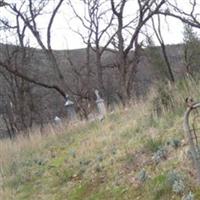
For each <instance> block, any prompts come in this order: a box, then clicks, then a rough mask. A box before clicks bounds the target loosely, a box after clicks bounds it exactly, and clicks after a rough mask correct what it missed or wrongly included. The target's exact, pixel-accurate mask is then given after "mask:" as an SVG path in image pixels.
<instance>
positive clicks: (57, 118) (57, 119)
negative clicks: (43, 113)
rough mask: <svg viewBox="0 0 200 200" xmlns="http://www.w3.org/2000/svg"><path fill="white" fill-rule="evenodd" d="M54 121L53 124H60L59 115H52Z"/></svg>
mask: <svg viewBox="0 0 200 200" xmlns="http://www.w3.org/2000/svg"><path fill="white" fill-rule="evenodd" d="M54 122H55V124H61V123H62V120H61V119H60V117H58V116H55V117H54Z"/></svg>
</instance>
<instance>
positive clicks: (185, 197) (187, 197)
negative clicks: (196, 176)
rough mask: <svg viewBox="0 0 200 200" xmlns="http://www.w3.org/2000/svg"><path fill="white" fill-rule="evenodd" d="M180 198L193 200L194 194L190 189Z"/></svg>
mask: <svg viewBox="0 0 200 200" xmlns="http://www.w3.org/2000/svg"><path fill="white" fill-rule="evenodd" d="M182 200H194V195H193V194H192V192H191V191H190V192H189V194H187V195H185V196H183V198H182Z"/></svg>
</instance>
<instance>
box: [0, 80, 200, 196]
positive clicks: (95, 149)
mask: <svg viewBox="0 0 200 200" xmlns="http://www.w3.org/2000/svg"><path fill="white" fill-rule="evenodd" d="M198 86H199V83H197V82H195V81H194V80H187V81H180V82H178V83H177V84H176V85H174V86H172V85H169V86H168V87H165V89H162V88H163V87H160V88H158V89H154V90H152V91H151V92H150V95H149V96H148V99H146V100H141V101H139V102H137V103H132V104H131V105H130V107H129V108H127V109H122V108H117V109H116V110H115V111H114V112H112V113H110V114H108V116H107V118H106V119H105V120H104V121H103V122H99V121H94V122H90V123H89V122H88V123H85V122H78V123H76V124H72V125H71V126H65V125H62V126H56V127H55V126H52V125H49V126H47V127H46V128H45V130H43V132H42V133H41V132H40V130H37V128H36V129H35V130H34V132H35V133H33V132H31V134H30V136H29V137H23V136H19V137H17V138H16V139H15V140H13V141H10V140H3V141H1V142H0V164H1V165H0V166H1V168H0V175H1V176H0V199H3V200H7V199H9V200H11V199H15V200H18V199H19V200H23V199H24V200H27V199H29V200H34V199H42V200H46V199H48V200H57V199H60V200H64V199H67V200H78V199H80V200H83V199H87V200H98V199H99V200H102V199H105V200H106V199H116V200H117V199H120V200H121V199H141V200H146V199H148V200H156V199H162V200H169V199H175V200H179V199H183V197H184V196H187V195H188V194H189V192H190V191H191V193H192V194H194V198H195V199H199V198H200V190H199V187H198V186H197V184H196V182H195V171H194V170H193V168H192V164H191V161H190V160H189V157H188V155H187V151H188V145H187V142H186V141H185V138H184V132H183V129H182V118H183V112H184V110H185V106H184V99H185V97H186V96H188V95H190V94H192V96H193V97H194V98H195V99H197V100H198V99H199V98H198V97H199V96H200V94H198V92H199V91H198V90H197V88H198ZM191 199H192V198H191Z"/></svg>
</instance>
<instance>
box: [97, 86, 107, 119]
mask: <svg viewBox="0 0 200 200" xmlns="http://www.w3.org/2000/svg"><path fill="white" fill-rule="evenodd" d="M95 95H96V98H97V99H96V104H97V110H98V113H99V117H100V119H101V120H102V119H103V118H104V117H105V115H106V106H105V104H104V100H103V99H102V98H101V97H100V95H99V91H98V90H95Z"/></svg>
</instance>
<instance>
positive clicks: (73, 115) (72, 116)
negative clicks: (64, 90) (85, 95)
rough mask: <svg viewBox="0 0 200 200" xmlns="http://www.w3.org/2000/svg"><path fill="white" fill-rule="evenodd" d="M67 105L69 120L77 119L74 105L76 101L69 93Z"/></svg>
mask: <svg viewBox="0 0 200 200" xmlns="http://www.w3.org/2000/svg"><path fill="white" fill-rule="evenodd" d="M65 107H66V111H67V117H68V119H69V121H75V120H77V116H76V111H75V107H74V102H73V101H71V100H69V96H68V95H66V102H65Z"/></svg>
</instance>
